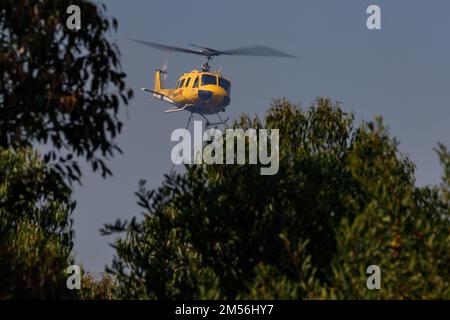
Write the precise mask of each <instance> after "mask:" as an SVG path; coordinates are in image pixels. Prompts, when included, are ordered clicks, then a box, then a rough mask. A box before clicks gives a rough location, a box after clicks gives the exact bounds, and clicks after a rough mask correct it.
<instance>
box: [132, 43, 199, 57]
mask: <svg viewBox="0 0 450 320" xmlns="http://www.w3.org/2000/svg"><path fill="white" fill-rule="evenodd" d="M131 40H132V41H134V42H137V43H140V44H143V45H145V46H148V47H152V48H155V49H158V50H163V51H177V52H184V53H192V54H199V55H204V54H203V52H202V51H200V50H191V49H185V48H180V47H174V46H167V45H165V44H160V43H155V42H150V41H142V40H135V39H131Z"/></svg>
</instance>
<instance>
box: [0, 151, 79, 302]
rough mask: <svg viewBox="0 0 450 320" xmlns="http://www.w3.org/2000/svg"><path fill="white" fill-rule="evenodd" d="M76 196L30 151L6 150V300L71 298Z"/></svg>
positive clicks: (0, 216) (1, 201)
mask: <svg viewBox="0 0 450 320" xmlns="http://www.w3.org/2000/svg"><path fill="white" fill-rule="evenodd" d="M73 208H74V202H73V201H72V200H71V191H70V189H68V188H67V187H66V186H65V184H64V183H63V182H62V181H61V179H60V178H59V176H58V175H56V174H55V173H54V172H53V171H52V170H50V169H49V168H47V167H46V166H45V165H44V163H43V161H42V159H41V158H40V157H39V156H38V155H37V154H36V153H34V152H32V151H31V150H30V149H23V150H17V151H13V150H11V149H6V150H1V149H0V279H1V281H0V299H12V298H22V299H23V298H27V299H28V298H39V299H41V298H64V297H71V296H72V295H71V294H70V292H68V290H67V287H66V275H65V273H64V270H65V268H67V266H68V265H70V264H72V258H71V255H70V254H71V250H72V246H73V232H72V230H71V219H70V214H71V212H72V210H73Z"/></svg>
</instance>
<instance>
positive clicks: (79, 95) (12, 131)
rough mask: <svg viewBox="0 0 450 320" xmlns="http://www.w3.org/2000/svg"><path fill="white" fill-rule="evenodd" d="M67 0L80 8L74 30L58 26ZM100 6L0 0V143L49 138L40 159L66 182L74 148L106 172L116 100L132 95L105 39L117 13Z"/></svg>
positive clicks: (75, 172)
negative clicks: (107, 12) (52, 165)
mask: <svg viewBox="0 0 450 320" xmlns="http://www.w3.org/2000/svg"><path fill="white" fill-rule="evenodd" d="M71 4H77V5H78V6H79V7H80V9H81V29H80V30H70V29H69V28H67V27H66V20H67V19H68V18H69V16H70V15H69V14H67V13H66V10H67V8H68V7H69V5H71ZM105 10H106V8H105V6H97V5H95V4H93V3H91V2H89V1H76V2H75V3H73V1H66V0H64V1H60V0H49V1H38V0H20V1H16V0H15V1H13V0H5V1H2V5H1V8H0V48H1V49H0V70H1V73H2V76H1V81H0V147H2V148H4V149H6V148H9V147H13V148H16V147H21V146H24V145H25V146H29V145H31V144H33V145H34V144H35V143H40V144H44V145H45V144H48V145H51V146H53V148H51V150H50V151H49V152H48V153H47V154H46V155H45V160H46V161H47V162H48V161H52V162H55V161H56V165H55V169H56V170H58V172H59V173H60V174H62V175H63V176H66V177H67V180H68V181H70V182H71V181H74V180H79V178H80V176H81V171H80V169H79V166H78V164H77V162H76V160H74V156H76V157H85V158H86V160H87V161H88V162H89V163H90V164H91V166H92V168H93V170H94V171H95V170H98V169H100V170H101V173H102V175H108V174H111V172H110V170H109V169H108V167H107V165H106V164H105V161H104V160H105V159H107V158H108V157H111V156H113V154H114V152H116V151H117V152H120V148H119V147H118V146H117V145H116V143H115V142H114V138H115V137H116V136H117V134H118V133H120V131H121V128H122V122H121V121H120V120H119V118H118V116H119V101H120V100H121V101H122V102H123V103H124V104H127V103H128V100H129V99H130V98H131V97H132V95H133V92H132V91H131V90H128V89H127V88H126V87H125V83H124V78H125V74H124V73H123V72H122V71H121V68H120V61H119V50H118V47H117V46H116V45H115V44H114V43H112V42H111V41H110V39H109V34H111V33H110V31H111V30H116V29H117V20H115V19H111V18H108V17H106V16H105V13H104V12H105ZM58 151H59V152H58ZM63 151H64V152H63Z"/></svg>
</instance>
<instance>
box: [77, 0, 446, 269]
mask: <svg viewBox="0 0 450 320" xmlns="http://www.w3.org/2000/svg"><path fill="white" fill-rule="evenodd" d="M103 2H104V3H105V4H106V6H107V8H108V14H109V15H112V16H114V17H116V18H117V19H118V21H119V31H118V34H117V35H115V36H114V38H115V39H116V41H117V43H118V45H119V47H120V50H121V52H122V66H123V68H124V71H125V72H126V73H127V79H126V81H127V83H128V85H129V86H130V87H131V88H133V89H134V91H135V98H134V99H133V100H132V101H131V104H130V106H129V107H128V111H127V113H128V117H127V116H126V115H125V112H124V116H123V118H122V119H123V120H124V129H123V133H122V134H121V136H120V137H119V138H118V140H117V141H118V143H119V145H120V146H121V147H122V149H123V151H124V155H122V156H120V155H117V156H116V157H114V159H112V160H111V161H109V165H110V167H111V169H112V171H113V173H114V176H113V177H110V178H107V179H103V178H102V177H101V176H100V175H99V174H97V173H95V174H94V173H92V172H90V171H89V169H88V167H87V166H84V167H85V170H84V177H83V178H82V182H83V185H82V186H81V187H79V186H77V187H76V188H75V189H76V190H75V199H76V200H77V203H78V206H77V208H76V209H75V212H74V216H73V218H74V225H75V234H76V244H75V253H76V257H77V261H78V262H79V263H82V264H83V265H84V266H85V267H86V268H87V269H88V270H91V271H94V272H101V271H103V270H104V267H105V265H106V264H109V263H110V262H111V260H112V256H113V253H114V250H113V249H112V248H111V247H109V246H108V243H111V242H112V241H113V239H112V238H111V237H102V236H100V234H99V231H98V230H99V229H100V228H101V227H102V226H103V224H104V223H108V222H114V221H115V220H116V219H117V218H121V219H129V218H131V217H133V216H136V215H139V214H140V211H139V208H138V207H137V205H136V198H135V196H134V192H135V191H136V190H137V188H138V181H139V180H140V179H146V180H147V181H148V186H149V187H152V188H153V187H158V186H159V185H160V183H161V181H162V178H163V175H164V174H165V173H168V172H169V171H170V168H171V160H170V152H171V149H172V147H173V146H174V145H175V143H174V142H171V141H170V135H171V133H172V131H173V130H174V129H176V128H184V127H185V125H186V121H187V118H188V113H186V112H179V113H173V114H165V113H164V112H163V111H164V110H165V109H167V108H168V107H169V105H167V104H164V103H163V102H159V101H154V100H151V99H150V97H149V96H148V94H146V93H144V92H141V91H140V88H141V87H150V88H151V87H152V86H153V78H154V70H155V68H157V67H159V66H160V65H161V64H162V63H163V61H164V60H165V59H167V58H168V59H169V69H168V71H169V77H168V81H167V85H168V86H171V85H174V84H175V83H176V79H177V77H178V76H179V75H180V74H181V73H183V72H186V71H190V70H192V69H194V68H198V67H199V66H200V65H201V64H202V63H203V59H202V58H201V57H197V56H194V55H183V54H178V53H170V54H168V53H167V52H160V51H156V50H154V49H151V48H148V47H144V46H142V45H139V44H137V43H134V42H131V41H130V40H129V39H130V38H136V39H141V40H148V41H154V42H161V43H165V44H171V45H176V46H188V45H189V44H190V43H194V44H199V45H203V46H206V47H212V48H216V49H219V50H220V49H229V48H234V47H240V46H245V45H267V46H271V47H274V48H276V49H279V50H282V51H286V52H288V53H290V54H293V55H296V56H299V57H300V59H299V60H291V59H276V58H253V57H227V56H225V57H220V58H218V59H216V60H215V61H214V67H216V68H220V67H221V68H222V70H223V74H224V75H225V76H226V77H228V78H229V79H230V80H231V81H232V91H231V92H232V97H231V104H230V106H228V107H227V111H226V115H227V116H228V117H230V118H235V117H238V116H239V115H240V114H241V113H243V112H245V113H249V114H255V113H256V114H258V115H260V116H263V114H264V112H265V110H266V109H267V107H268V105H269V103H270V101H271V99H272V98H280V97H286V98H288V99H290V100H291V101H293V102H301V103H302V105H303V106H307V105H309V104H310V103H311V102H312V101H313V100H314V98H315V97H317V96H327V97H330V98H332V99H333V100H338V101H340V102H342V103H343V108H344V109H345V110H347V111H353V112H355V113H356V116H357V119H358V121H360V120H361V119H364V120H371V119H373V118H374V116H376V115H381V116H383V118H384V119H385V122H386V123H387V124H388V125H389V127H390V131H391V133H392V134H393V135H394V136H396V137H397V138H398V139H399V140H400V142H401V144H400V149H401V151H402V152H404V153H405V154H407V155H409V156H410V158H411V159H412V160H413V161H414V162H415V163H416V164H417V174H416V176H417V183H418V184H419V185H424V184H435V183H439V182H440V176H441V169H440V167H439V163H438V159H437V156H436V155H435V153H434V152H433V148H434V147H435V146H436V144H437V142H443V143H445V144H447V145H449V146H450V126H449V119H450V41H449V30H450V19H449V14H450V2H449V1H447V0H442V1H441V0H432V1H424V0H423V1H414V0H396V1H392V0H391V1H375V0H372V1H365V0H345V1H344V0H342V1H334V0H327V1H324V0H309V1H301V0H296V1H273V0H271V1H261V0H258V1H256V0H255V1H233V0H227V1H212V0H209V1H196V0H191V1H167V0H161V1H156V0H153V1H137V0H129V1H123V0H109V1H108V0H105V1H103ZM370 4H377V5H379V6H380V7H381V12H382V16H381V22H382V29H381V30H376V31H370V30H368V29H367V27H366V19H367V17H368V15H367V14H366V9H367V7H368V6H369V5H370ZM81 23H82V22H81ZM280 139H282V137H280Z"/></svg>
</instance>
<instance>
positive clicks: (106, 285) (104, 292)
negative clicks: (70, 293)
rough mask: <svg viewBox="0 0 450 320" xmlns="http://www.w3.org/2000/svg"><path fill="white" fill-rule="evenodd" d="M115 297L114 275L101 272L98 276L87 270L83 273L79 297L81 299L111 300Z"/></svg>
mask: <svg viewBox="0 0 450 320" xmlns="http://www.w3.org/2000/svg"><path fill="white" fill-rule="evenodd" d="M116 297H117V284H116V282H115V280H114V277H112V276H110V275H107V274H102V275H101V277H100V278H97V279H96V278H95V277H94V275H92V274H91V273H89V272H87V273H84V274H83V277H82V281H81V290H80V292H79V298H80V299H82V300H113V299H116Z"/></svg>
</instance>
